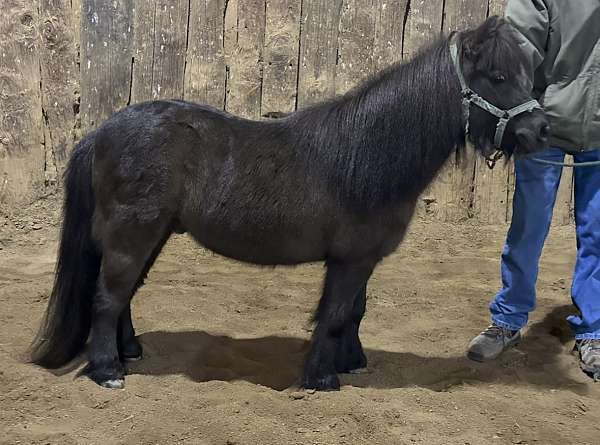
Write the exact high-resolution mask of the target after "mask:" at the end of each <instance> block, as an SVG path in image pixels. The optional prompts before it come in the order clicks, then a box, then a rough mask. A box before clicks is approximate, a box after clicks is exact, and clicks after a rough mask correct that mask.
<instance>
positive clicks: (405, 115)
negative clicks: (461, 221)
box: [336, 43, 464, 204]
mask: <svg viewBox="0 0 600 445" xmlns="http://www.w3.org/2000/svg"><path fill="white" fill-rule="evenodd" d="M453 70H454V68H453V66H452V65H451V61H450V57H449V54H448V49H447V45H446V44H445V43H441V44H438V45H436V46H434V47H433V48H431V49H429V50H428V51H426V52H425V53H423V54H421V55H419V56H417V57H416V58H415V59H414V60H413V61H411V62H409V63H407V64H404V65H400V66H397V67H396V68H394V69H393V70H391V71H389V72H388V73H386V74H384V75H382V76H380V77H379V78H378V79H375V80H373V81H371V82H370V83H369V84H367V85H366V86H365V87H363V88H361V89H358V90H357V91H355V92H352V93H350V94H349V95H347V96H346V97H345V98H343V99H342V100H341V101H340V103H339V104H338V106H337V113H336V114H337V119H338V125H337V129H338V131H339V139H340V140H342V141H344V143H345V144H347V147H345V148H347V149H348V150H349V151H350V152H351V155H350V156H346V161H348V160H350V162H347V165H346V168H347V169H348V170H347V175H350V176H351V177H352V180H350V178H349V177H348V176H347V177H346V181H345V182H346V186H347V187H349V188H352V189H353V190H356V191H357V193H358V195H357V196H355V198H362V199H370V200H372V201H373V200H374V201H380V204H384V201H388V202H389V201H390V200H394V199H403V198H405V197H406V196H407V195H414V196H415V197H416V195H418V194H419V193H421V192H422V191H423V190H424V189H425V188H426V187H427V185H428V184H429V183H430V182H431V181H432V179H433V178H434V177H435V175H436V174H437V173H438V172H439V170H440V169H441V167H442V166H443V164H444V162H445V161H446V160H447V159H448V157H449V156H450V154H451V153H453V152H454V151H455V150H456V148H457V147H459V146H461V145H462V144H463V143H464V134H463V132H462V118H461V99H460V86H459V83H458V79H457V77H456V74H455V73H454V71H453ZM340 167H342V166H340ZM350 182H352V184H351V183H350ZM367 188H368V189H369V190H367ZM361 189H362V192H361ZM374 193H375V194H377V193H378V194H379V196H374V195H373V194H374ZM351 194H352V193H351Z"/></svg>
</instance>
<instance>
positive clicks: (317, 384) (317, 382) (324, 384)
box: [302, 374, 340, 391]
mask: <svg viewBox="0 0 600 445" xmlns="http://www.w3.org/2000/svg"><path fill="white" fill-rule="evenodd" d="M302 388H304V389H315V390H317V391H339V390H340V379H339V378H338V376H337V374H330V375H326V376H324V377H304V382H303V384H302Z"/></svg>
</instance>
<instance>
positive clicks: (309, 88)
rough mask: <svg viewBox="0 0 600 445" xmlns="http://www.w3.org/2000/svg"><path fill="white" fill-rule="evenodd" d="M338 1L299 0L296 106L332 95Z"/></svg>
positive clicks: (337, 27)
mask: <svg viewBox="0 0 600 445" xmlns="http://www.w3.org/2000/svg"><path fill="white" fill-rule="evenodd" d="M341 10H342V0H303V3H302V33H301V35H300V64H299V70H300V71H299V79H298V80H299V81H298V106H299V107H302V106H304V105H308V104H311V103H314V102H318V101H320V100H323V99H326V98H329V97H332V96H334V95H335V74H336V63H337V42H338V33H339V25H340V17H341Z"/></svg>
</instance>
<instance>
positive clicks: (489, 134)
mask: <svg viewBox="0 0 600 445" xmlns="http://www.w3.org/2000/svg"><path fill="white" fill-rule="evenodd" d="M460 36H461V38H460V44H459V47H460V49H459V53H460V55H459V59H460V64H459V67H460V68H461V70H462V74H463V76H464V81H465V83H466V86H467V90H472V91H466V92H465V90H464V86H463V95H464V96H466V97H465V100H466V101H469V102H468V104H469V109H470V113H469V114H470V116H469V123H468V126H469V132H470V137H471V139H472V141H473V143H474V144H475V147H476V149H478V150H479V151H480V152H481V153H482V154H483V155H484V156H486V157H489V156H490V155H491V154H492V153H493V152H494V150H495V149H500V150H502V151H503V152H505V153H507V154H509V155H510V154H512V153H513V152H514V153H516V154H517V155H518V154H526V153H531V152H534V151H538V150H541V149H544V148H546V147H547V139H548V133H549V130H550V127H549V125H548V120H547V119H546V116H545V114H544V112H543V111H542V109H541V108H539V107H538V104H537V103H536V102H534V101H533V98H532V97H531V92H532V79H531V71H532V70H531V62H530V61H528V60H527V58H526V57H525V54H524V53H523V52H522V50H521V49H520V48H519V43H518V39H517V36H516V31H515V30H514V28H512V26H511V25H510V24H509V23H507V22H505V21H504V20H503V19H501V18H498V17H490V18H488V19H487V20H486V21H485V22H484V23H483V24H482V25H481V26H479V27H478V28H476V29H474V30H471V31H466V32H464V33H462V34H461V35H460ZM472 93H475V94H472ZM481 98H482V99H483V101H480V99H481ZM478 102H479V103H478ZM486 102H487V104H486ZM465 103H466V102H465ZM488 105H491V107H490V106H488ZM520 105H522V107H519V106H520ZM515 107H519V108H515ZM499 115H503V117H501V116H499ZM499 123H500V126H501V127H502V126H503V125H504V124H505V125H506V127H505V128H503V130H504V131H503V132H502V131H498V124H499Z"/></svg>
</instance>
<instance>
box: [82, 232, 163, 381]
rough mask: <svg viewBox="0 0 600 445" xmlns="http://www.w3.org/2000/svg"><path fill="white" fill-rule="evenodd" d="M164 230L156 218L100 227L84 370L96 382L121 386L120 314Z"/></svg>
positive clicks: (123, 371) (124, 308)
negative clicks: (98, 264) (142, 222)
mask: <svg viewBox="0 0 600 445" xmlns="http://www.w3.org/2000/svg"><path fill="white" fill-rule="evenodd" d="M166 230H167V229H166V226H165V225H163V224H160V223H159V222H158V221H155V222H154V224H147V225H144V226H140V225H138V224H131V225H123V224H119V225H117V224H115V225H114V226H112V225H108V226H107V227H105V228H104V230H103V231H102V232H103V237H102V240H101V245H102V264H101V267H100V275H99V277H98V286H97V289H98V290H97V292H96V295H95V297H94V301H93V309H92V326H91V332H90V345H89V352H88V359H89V363H88V366H87V367H86V368H85V370H84V373H85V374H87V375H88V376H89V377H90V378H91V379H92V380H94V381H95V382H96V383H98V384H99V385H102V386H105V387H109V388H122V387H123V379H124V375H125V370H124V367H123V365H122V363H121V361H120V359H119V353H118V348H117V330H118V323H119V317H120V316H121V314H122V313H123V311H126V309H127V306H128V304H129V301H130V299H131V296H132V294H133V292H134V290H135V287H136V284H137V283H138V282H139V279H140V276H141V274H142V273H143V272H144V270H145V269H146V263H147V261H148V259H149V258H150V257H151V255H152V252H153V251H154V250H155V248H156V247H157V245H158V244H159V243H160V242H161V241H162V240H163V239H164V233H165V232H166ZM130 320H131V318H129V321H130ZM132 333H133V332H131V333H130V334H132Z"/></svg>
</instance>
